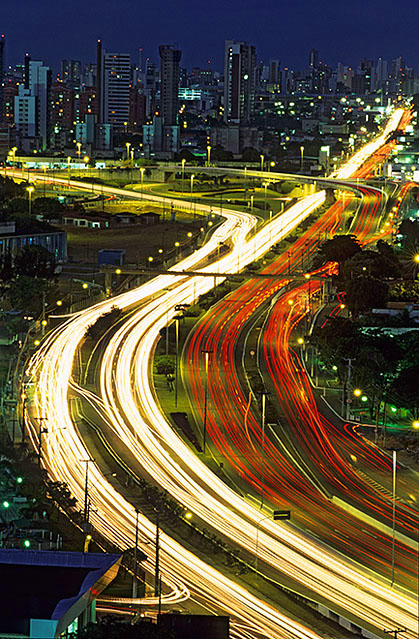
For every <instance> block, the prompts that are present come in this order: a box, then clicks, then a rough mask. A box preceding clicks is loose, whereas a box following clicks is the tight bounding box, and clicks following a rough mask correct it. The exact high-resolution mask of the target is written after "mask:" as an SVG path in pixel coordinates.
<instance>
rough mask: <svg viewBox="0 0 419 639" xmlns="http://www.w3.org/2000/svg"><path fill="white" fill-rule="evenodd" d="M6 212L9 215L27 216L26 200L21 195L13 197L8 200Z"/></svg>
mask: <svg viewBox="0 0 419 639" xmlns="http://www.w3.org/2000/svg"><path fill="white" fill-rule="evenodd" d="M7 212H8V214H9V217H13V218H14V217H16V215H17V216H18V217H19V218H25V217H29V207H28V200H27V199H26V198H23V197H15V198H13V199H11V200H9V201H8V203H7Z"/></svg>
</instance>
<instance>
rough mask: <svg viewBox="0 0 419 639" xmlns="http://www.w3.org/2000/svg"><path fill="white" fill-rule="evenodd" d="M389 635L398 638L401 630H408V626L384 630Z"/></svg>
mask: <svg viewBox="0 0 419 639" xmlns="http://www.w3.org/2000/svg"><path fill="white" fill-rule="evenodd" d="M384 632H385V633H386V634H387V635H393V637H394V639H398V636H399V633H400V632H407V628H395V629H394V630H384Z"/></svg>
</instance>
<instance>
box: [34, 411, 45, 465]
mask: <svg viewBox="0 0 419 639" xmlns="http://www.w3.org/2000/svg"><path fill="white" fill-rule="evenodd" d="M36 419H37V421H39V432H38V466H41V459H42V435H46V433H47V432H48V428H46V427H45V426H42V422H43V421H47V419H48V418H47V417H37V418H36Z"/></svg>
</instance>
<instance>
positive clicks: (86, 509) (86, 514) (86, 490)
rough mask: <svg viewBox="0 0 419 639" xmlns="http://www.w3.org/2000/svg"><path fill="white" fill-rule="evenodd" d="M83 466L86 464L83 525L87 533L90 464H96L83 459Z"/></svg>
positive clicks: (92, 460) (90, 460) (91, 460)
mask: <svg viewBox="0 0 419 639" xmlns="http://www.w3.org/2000/svg"><path fill="white" fill-rule="evenodd" d="M80 461H81V462H82V463H83V464H86V473H85V476H84V510H83V525H84V528H85V531H86V532H87V524H88V522H89V464H90V462H94V461H95V460H94V459H91V458H89V459H81V460H80Z"/></svg>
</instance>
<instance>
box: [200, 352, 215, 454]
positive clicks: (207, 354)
mask: <svg viewBox="0 0 419 639" xmlns="http://www.w3.org/2000/svg"><path fill="white" fill-rule="evenodd" d="M201 353H203V355H204V358H205V396H204V424H203V432H202V452H203V453H204V455H205V448H206V443H207V408H208V364H209V358H210V355H211V353H212V351H210V350H202V351H201Z"/></svg>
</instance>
